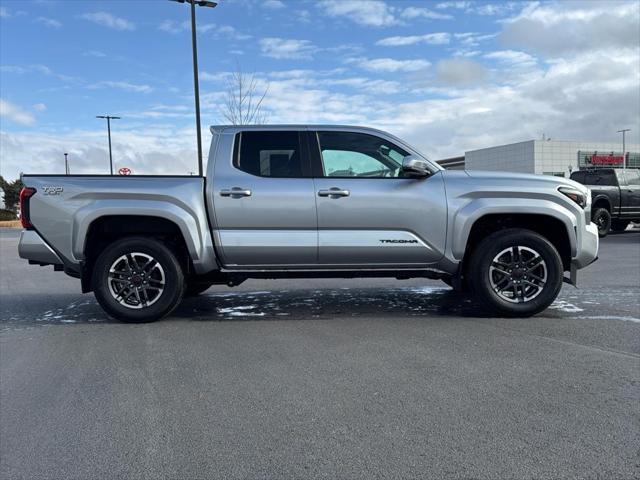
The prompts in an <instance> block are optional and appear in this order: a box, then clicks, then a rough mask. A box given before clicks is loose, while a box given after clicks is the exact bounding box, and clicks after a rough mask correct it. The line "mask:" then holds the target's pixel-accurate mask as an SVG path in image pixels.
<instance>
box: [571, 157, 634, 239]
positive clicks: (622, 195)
mask: <svg viewBox="0 0 640 480" xmlns="http://www.w3.org/2000/svg"><path fill="white" fill-rule="evenodd" d="M571 180H574V181H576V182H578V183H581V184H583V185H586V186H587V187H588V188H589V190H591V198H592V201H593V204H592V207H591V211H592V213H591V215H592V218H591V219H592V221H593V222H594V223H595V224H596V225H597V226H598V233H599V234H600V237H606V236H607V235H608V234H609V231H610V230H613V231H614V232H622V231H624V230H625V229H626V228H627V227H628V226H629V223H630V222H640V170H638V169H634V168H628V169H620V168H599V169H597V170H580V171H577V172H573V173H572V174H571Z"/></svg>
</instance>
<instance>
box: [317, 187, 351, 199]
mask: <svg viewBox="0 0 640 480" xmlns="http://www.w3.org/2000/svg"><path fill="white" fill-rule="evenodd" d="M350 193H351V192H349V190H343V189H342V188H337V187H333V188H330V189H329V190H319V191H318V196H319V197H348V196H349V195H350Z"/></svg>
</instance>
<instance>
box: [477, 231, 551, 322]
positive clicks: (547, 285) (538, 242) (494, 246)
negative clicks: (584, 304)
mask: <svg viewBox="0 0 640 480" xmlns="http://www.w3.org/2000/svg"><path fill="white" fill-rule="evenodd" d="M467 271H468V277H469V280H470V285H471V288H472V290H473V293H474V294H475V295H476V296H477V297H478V299H479V300H480V301H482V302H483V303H484V304H485V305H486V306H488V307H489V308H490V309H491V310H493V311H496V312H498V313H500V314H503V315H507V316H522V317H526V316H530V315H535V314H536V313H539V312H541V311H542V310H544V309H545V308H547V307H548V306H549V305H550V304H551V303H552V302H553V301H554V300H555V299H556V297H557V296H558V293H559V292H560V288H561V287H562V276H563V269H562V260H561V259H560V255H559V254H558V251H557V250H556V249H555V247H554V246H553V245H552V244H551V243H550V242H549V241H548V240H547V239H545V238H544V237H542V236H541V235H539V234H537V233H535V232H532V231H530V230H524V229H515V228H514V229H508V230H502V231H500V232H496V233H493V234H491V235H489V236H488V237H486V238H485V239H484V240H483V241H482V242H481V243H480V244H479V245H478V247H477V248H476V249H475V251H474V253H473V254H472V256H471V259H470V263H469V268H468V270H467Z"/></svg>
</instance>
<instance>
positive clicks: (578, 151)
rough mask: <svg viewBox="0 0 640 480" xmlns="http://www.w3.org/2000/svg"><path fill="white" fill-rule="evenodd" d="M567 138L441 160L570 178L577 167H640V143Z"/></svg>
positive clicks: (454, 164)
mask: <svg viewBox="0 0 640 480" xmlns="http://www.w3.org/2000/svg"><path fill="white" fill-rule="evenodd" d="M625 150H626V153H625V155H624V157H623V155H622V145H621V143H620V142H618V143H602V142H574V141H567V140H527V141H525V142H518V143H512V144H509V145H500V146H496V147H488V148H481V149H479V150H471V151H468V152H465V154H464V156H462V157H453V158H447V159H444V160H439V161H438V163H439V164H440V165H442V166H443V167H444V168H447V169H451V170H463V169H466V170H502V171H508V172H521V173H539V174H543V175H556V176H559V177H569V175H571V172H573V171H576V170H584V169H592V168H612V167H613V168H623V167H624V166H625V164H626V167H627V168H640V145H637V144H635V145H634V144H630V145H627V146H626V148H625Z"/></svg>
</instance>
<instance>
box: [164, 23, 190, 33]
mask: <svg viewBox="0 0 640 480" xmlns="http://www.w3.org/2000/svg"><path fill="white" fill-rule="evenodd" d="M190 27H191V23H189V22H186V21H185V22H176V21H174V20H164V21H163V22H162V23H160V25H158V30H162V31H163V32H167V33H173V34H177V33H180V32H184V31H186V30H187V29H189V28H190Z"/></svg>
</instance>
